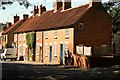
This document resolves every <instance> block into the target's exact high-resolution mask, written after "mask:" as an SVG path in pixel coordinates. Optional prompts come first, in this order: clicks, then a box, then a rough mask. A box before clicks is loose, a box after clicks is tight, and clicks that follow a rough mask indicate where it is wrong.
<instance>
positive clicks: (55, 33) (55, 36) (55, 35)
mask: <svg viewBox="0 0 120 80" xmlns="http://www.w3.org/2000/svg"><path fill="white" fill-rule="evenodd" d="M54 38H55V39H57V30H55V32H54Z"/></svg>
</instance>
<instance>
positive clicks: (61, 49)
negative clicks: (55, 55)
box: [60, 44, 63, 64]
mask: <svg viewBox="0 0 120 80" xmlns="http://www.w3.org/2000/svg"><path fill="white" fill-rule="evenodd" d="M60 64H63V44H60Z"/></svg>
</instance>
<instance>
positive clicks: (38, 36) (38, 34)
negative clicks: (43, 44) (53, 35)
mask: <svg viewBox="0 0 120 80" xmlns="http://www.w3.org/2000/svg"><path fill="white" fill-rule="evenodd" d="M38 39H40V32H38V33H37V40H38Z"/></svg>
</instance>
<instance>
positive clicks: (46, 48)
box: [45, 43, 48, 57]
mask: <svg viewBox="0 0 120 80" xmlns="http://www.w3.org/2000/svg"><path fill="white" fill-rule="evenodd" d="M45 56H46V57H47V56H48V45H47V43H46V44H45Z"/></svg>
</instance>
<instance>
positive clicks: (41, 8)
mask: <svg viewBox="0 0 120 80" xmlns="http://www.w3.org/2000/svg"><path fill="white" fill-rule="evenodd" d="M45 11H46V7H45V6H42V5H40V9H39V15H41V14H42V13H43V12H45Z"/></svg>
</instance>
